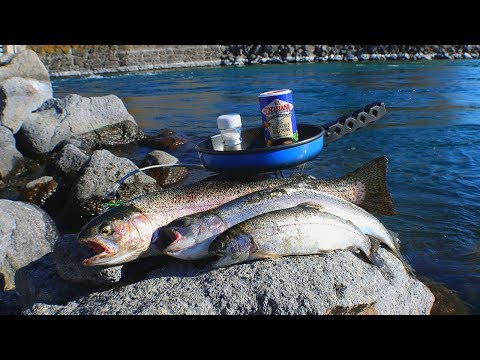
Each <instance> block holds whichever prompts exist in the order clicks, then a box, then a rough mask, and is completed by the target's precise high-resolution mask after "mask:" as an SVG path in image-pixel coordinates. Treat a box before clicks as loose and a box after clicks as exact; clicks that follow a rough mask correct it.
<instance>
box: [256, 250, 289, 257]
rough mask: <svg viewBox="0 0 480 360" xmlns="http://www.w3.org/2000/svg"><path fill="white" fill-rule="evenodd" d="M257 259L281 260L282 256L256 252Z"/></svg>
mask: <svg viewBox="0 0 480 360" xmlns="http://www.w3.org/2000/svg"><path fill="white" fill-rule="evenodd" d="M255 257H256V258H258V259H280V258H281V257H282V256H281V255H278V254H271V253H267V252H263V251H257V252H255Z"/></svg>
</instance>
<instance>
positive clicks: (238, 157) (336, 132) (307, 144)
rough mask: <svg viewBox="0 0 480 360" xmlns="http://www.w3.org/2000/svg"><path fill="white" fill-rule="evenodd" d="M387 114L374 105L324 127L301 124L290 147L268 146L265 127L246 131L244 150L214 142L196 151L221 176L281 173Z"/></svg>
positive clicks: (204, 162)
mask: <svg viewBox="0 0 480 360" xmlns="http://www.w3.org/2000/svg"><path fill="white" fill-rule="evenodd" d="M385 113H386V109H385V104H384V103H373V104H370V105H367V106H365V107H363V108H362V109H360V110H357V111H354V112H353V113H351V114H350V115H347V116H342V117H340V118H339V119H337V120H335V121H332V122H331V123H328V124H325V125H322V126H316V125H307V124H297V128H298V138H299V141H297V142H295V143H292V144H287V145H278V146H270V147H267V146H265V140H264V137H263V127H258V128H253V129H246V130H243V131H242V148H241V150H230V151H224V150H215V149H214V148H213V145H212V140H211V138H208V139H206V140H204V141H202V142H201V143H200V144H198V145H197V146H196V147H195V149H196V150H197V152H198V155H199V157H200V161H201V162H202V164H203V166H204V167H205V168H206V169H208V170H211V171H214V172H217V173H242V174H244V173H261V172H268V171H279V170H283V169H287V168H292V167H295V166H299V165H301V164H304V163H306V162H308V161H311V160H313V159H314V158H315V157H317V156H318V154H319V153H320V151H322V148H323V147H324V146H326V145H328V144H329V143H330V142H333V141H336V140H338V139H340V138H341V137H343V136H345V135H347V134H350V133H352V132H354V131H356V130H357V129H360V128H362V127H365V126H367V125H368V124H371V123H373V122H374V121H376V120H378V119H379V118H380V117H382V116H383V115H384V114H385Z"/></svg>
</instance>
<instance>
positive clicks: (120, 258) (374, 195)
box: [78, 156, 395, 266]
mask: <svg viewBox="0 0 480 360" xmlns="http://www.w3.org/2000/svg"><path fill="white" fill-rule="evenodd" d="M386 172H387V158H386V157H385V156H382V157H379V158H376V159H374V160H371V161H369V162H368V163H366V164H364V165H363V166H361V167H360V168H358V169H356V170H354V171H353V172H351V173H348V174H347V175H345V176H343V177H340V178H338V179H331V180H320V179H318V180H317V179H315V178H313V177H307V176H295V177H290V178H280V179H267V180H250V181H247V180H241V181H238V180H225V179H220V178H219V177H218V176H216V177H212V178H207V179H204V180H202V181H198V182H195V183H193V184H190V185H186V186H182V187H178V188H169V189H164V190H159V191H155V192H151V193H148V194H145V195H141V196H138V197H136V198H133V199H131V200H129V201H126V202H125V203H123V204H122V205H121V206H118V207H115V208H112V209H110V210H108V211H106V212H105V213H103V214H101V215H99V216H97V217H96V218H94V219H92V220H91V221H90V222H89V223H88V224H86V225H85V226H84V227H83V229H82V230H81V231H80V232H79V234H78V241H79V242H80V243H81V244H83V245H86V246H88V247H90V248H92V249H93V250H94V251H95V252H96V253H97V254H96V255H95V256H92V257H90V258H88V259H85V260H83V264H84V265H87V266H90V265H116V264H121V263H125V262H129V261H132V260H134V259H136V258H138V257H146V256H154V255H160V254H162V251H163V250H164V249H165V247H166V246H167V245H168V244H169V241H170V240H169V239H166V238H164V237H163V236H160V235H161V234H162V231H161V230H162V227H163V226H165V225H167V224H169V223H170V222H172V221H173V220H175V219H178V218H181V217H183V216H187V215H190V214H194V213H198V212H202V211H206V210H209V209H213V208H215V207H218V206H220V205H222V204H224V203H227V202H229V201H231V200H234V199H236V198H238V197H240V196H243V195H246V194H250V193H252V192H255V191H259V190H263V189H268V188H274V187H278V186H282V185H286V184H290V183H296V182H299V181H307V182H309V183H310V184H311V186H312V187H313V188H315V189H317V190H320V191H325V192H328V193H329V194H332V195H335V196H338V197H340V198H342V199H345V200H347V201H350V202H352V203H354V204H357V205H359V206H360V207H362V208H363V209H365V210H366V211H369V212H372V213H378V214H383V215H395V209H394V206H393V202H392V199H391V197H390V194H389V192H388V190H387V186H386Z"/></svg>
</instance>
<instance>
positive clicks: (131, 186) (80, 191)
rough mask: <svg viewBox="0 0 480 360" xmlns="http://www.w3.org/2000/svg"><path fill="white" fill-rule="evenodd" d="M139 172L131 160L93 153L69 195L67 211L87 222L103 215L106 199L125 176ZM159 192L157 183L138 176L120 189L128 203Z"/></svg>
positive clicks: (128, 180) (121, 194) (143, 176)
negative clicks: (132, 199) (131, 199)
mask: <svg viewBox="0 0 480 360" xmlns="http://www.w3.org/2000/svg"><path fill="white" fill-rule="evenodd" d="M137 169H138V167H137V166H136V165H135V164H134V163H133V162H131V161H130V160H129V159H127V158H121V157H117V156H115V155H113V154H112V153H111V152H110V151H108V150H96V151H94V152H93V154H92V157H91V158H90V162H89V163H88V165H86V166H85V168H84V171H83V173H82V175H81V176H80V177H79V179H78V181H77V183H76V185H75V186H74V188H73V190H72V192H71V194H70V199H69V205H68V206H67V207H68V208H69V209H70V210H74V211H75V212H77V213H78V215H79V216H80V217H83V218H84V219H85V220H88V219H89V218H91V217H92V216H96V215H98V214H100V213H101V212H102V211H103V205H102V203H103V202H104V199H103V198H104V196H105V195H106V194H108V193H110V192H111V191H112V189H113V187H114V185H115V184H116V182H117V181H118V180H120V179H121V178H122V177H123V176H124V175H126V174H128V173H129V172H131V171H133V170H137ZM157 188H158V185H157V182H156V181H155V179H153V178H151V177H150V176H147V175H145V174H143V173H137V174H135V175H133V176H130V177H129V178H128V179H127V180H126V181H125V182H124V183H123V184H122V186H120V189H119V191H118V193H119V195H120V199H121V200H128V199H130V198H132V197H135V196H138V195H142V194H145V193H147V192H150V191H154V190H157Z"/></svg>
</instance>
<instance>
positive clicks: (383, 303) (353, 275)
mask: <svg viewBox="0 0 480 360" xmlns="http://www.w3.org/2000/svg"><path fill="white" fill-rule="evenodd" d="M379 257H380V258H381V259H382V260H383V262H384V264H383V265H382V267H381V268H378V267H376V266H374V265H371V264H369V263H367V262H365V261H364V260H362V259H360V258H359V257H358V256H356V255H354V254H353V253H351V252H349V251H335V252H333V253H330V254H327V255H317V256H292V257H285V258H281V259H279V260H274V261H265V260H262V261H254V262H250V263H244V264H238V265H233V266H230V267H228V268H224V269H217V270H209V268H208V266H205V264H204V265H203V267H202V266H199V265H198V264H197V265H195V264H194V263H192V262H188V261H180V260H175V259H173V260H172V261H171V262H169V263H167V265H166V266H165V267H164V268H162V269H160V270H155V271H153V272H151V273H150V275H149V276H148V277H147V278H146V279H145V280H143V281H140V282H137V283H134V284H130V285H126V286H123V287H117V288H113V289H109V290H106V291H101V292H95V293H92V294H90V295H88V296H81V297H78V298H77V299H75V300H73V301H70V302H68V303H67V304H65V305H58V304H55V305H46V304H41V303H36V304H34V305H33V306H31V307H30V308H29V309H26V310H25V311H24V314H69V315H70V314H155V315H159V314H429V312H430V309H431V307H432V304H433V302H434V296H433V294H432V293H431V292H430V290H428V288H427V287H426V286H425V285H424V284H422V283H421V282H420V281H418V280H417V279H416V278H415V277H413V276H412V275H410V274H409V273H408V272H407V271H406V270H405V268H404V267H403V264H402V263H401V262H400V261H399V260H398V259H397V258H396V257H395V256H394V255H392V254H391V253H389V252H388V251H386V250H385V249H380V250H379Z"/></svg>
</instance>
